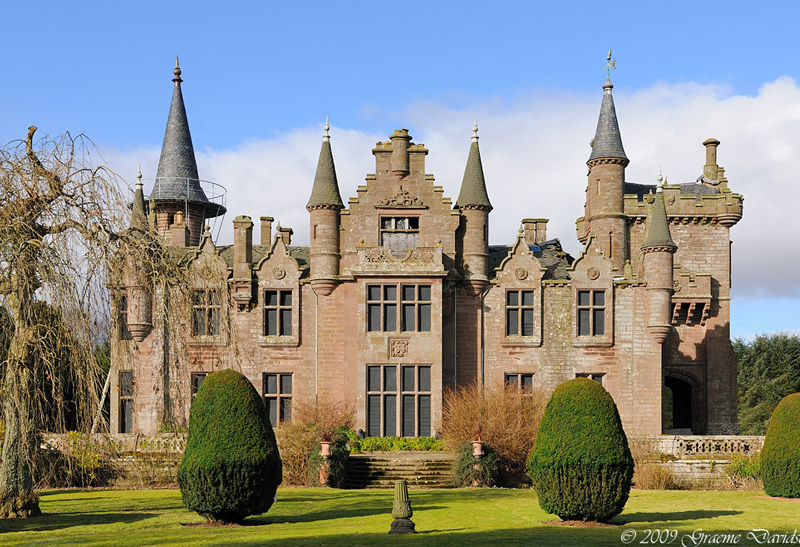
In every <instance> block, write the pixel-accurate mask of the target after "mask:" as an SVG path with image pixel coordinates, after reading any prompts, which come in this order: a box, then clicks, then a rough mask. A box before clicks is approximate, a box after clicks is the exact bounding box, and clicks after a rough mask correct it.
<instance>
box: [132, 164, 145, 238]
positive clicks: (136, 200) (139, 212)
mask: <svg viewBox="0 0 800 547" xmlns="http://www.w3.org/2000/svg"><path fill="white" fill-rule="evenodd" d="M131 228H133V229H137V230H141V231H145V230H147V215H146V213H145V209H144V187H143V185H142V170H141V169H139V171H138V172H137V173H136V191H135V192H134V194H133V205H132V207H131Z"/></svg>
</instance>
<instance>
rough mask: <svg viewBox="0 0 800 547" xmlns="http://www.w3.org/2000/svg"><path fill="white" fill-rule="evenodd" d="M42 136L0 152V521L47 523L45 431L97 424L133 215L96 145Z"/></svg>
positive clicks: (30, 133) (31, 136)
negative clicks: (110, 271) (119, 250)
mask: <svg viewBox="0 0 800 547" xmlns="http://www.w3.org/2000/svg"><path fill="white" fill-rule="evenodd" d="M35 133H36V127H31V128H29V130H28V135H27V138H26V139H25V140H24V141H15V142H11V143H9V144H7V145H5V146H4V147H3V148H2V150H0V307H1V308H2V318H3V320H2V321H0V329H2V332H0V342H2V343H0V359H1V360H2V361H0V406H2V411H3V413H2V421H3V425H4V427H5V436H4V439H3V447H2V465H0V518H8V517H30V516H36V515H38V514H40V511H39V504H38V497H37V495H36V493H35V492H34V489H33V485H34V482H33V472H32V470H33V461H34V456H35V453H36V450H37V449H38V446H39V442H40V432H41V431H42V429H43V428H45V427H46V428H47V429H50V430H58V429H59V428H63V427H64V425H65V420H66V419H67V416H70V419H71V420H74V423H71V424H70V425H71V426H75V427H77V428H84V427H85V426H86V425H85V424H88V423H90V422H91V418H92V415H93V412H94V410H95V409H96V407H97V402H98V401H97V399H98V397H97V394H98V392H99V389H98V384H99V383H100V382H101V370H100V368H99V367H98V364H97V359H96V353H95V351H94V350H95V346H96V344H97V343H98V342H99V341H100V339H101V338H102V335H103V332H102V331H103V328H104V324H105V323H104V321H102V320H100V319H99V318H100V317H103V316H105V315H107V313H106V312H107V302H108V299H107V294H106V291H105V272H106V265H107V264H108V261H109V260H110V259H111V257H112V256H113V255H114V250H115V248H116V247H117V245H118V242H119V238H120V236H119V235H118V234H119V233H120V228H121V226H122V219H123V218H124V217H125V216H127V215H126V212H125V210H124V207H122V201H121V200H120V192H119V185H118V180H117V177H116V176H115V175H113V173H111V172H110V171H108V170H107V169H105V168H103V167H93V166H92V160H93V157H92V150H93V147H92V145H91V142H90V141H88V140H87V139H86V138H84V137H82V136H80V137H72V136H70V135H69V134H65V135H63V136H60V137H56V138H51V137H47V136H45V137H44V138H41V139H34V135H35ZM78 394H79V395H78Z"/></svg>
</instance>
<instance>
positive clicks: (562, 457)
mask: <svg viewBox="0 0 800 547" xmlns="http://www.w3.org/2000/svg"><path fill="white" fill-rule="evenodd" d="M528 472H529V474H530V477H531V481H532V483H533V488H534V489H535V490H536V493H537V494H538V496H539V505H540V506H541V507H542V509H544V510H545V511H547V512H548V513H554V514H556V515H558V516H559V517H561V519H562V520H584V521H586V520H592V521H598V522H606V521H608V520H610V519H611V518H613V517H614V516H615V515H618V514H619V513H620V512H622V509H623V507H625V502H626V501H628V494H629V493H630V489H631V477H632V476H633V458H632V457H631V451H630V449H629V448H628V439H627V437H626V436H625V431H623V429H622V422H621V421H620V419H619V412H618V411H617V405H615V404H614V400H613V399H612V398H611V395H609V394H608V392H607V391H606V390H605V389H603V386H601V385H600V384H599V383H597V382H595V381H593V380H589V379H588V378H576V379H574V380H570V381H568V382H564V383H563V384H561V385H560V386H559V387H558V388H556V390H555V391H554V392H553V395H552V396H551V397H550V402H548V403H547V407H546V408H545V411H544V416H543V418H542V423H541V425H540V426H539V432H538V434H537V435H536V441H535V442H534V445H533V450H532V451H531V455H530V457H529V458H528Z"/></svg>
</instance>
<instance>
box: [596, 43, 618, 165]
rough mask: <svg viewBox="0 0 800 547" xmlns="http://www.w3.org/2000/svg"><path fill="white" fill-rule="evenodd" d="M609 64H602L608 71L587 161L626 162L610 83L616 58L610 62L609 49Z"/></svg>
mask: <svg viewBox="0 0 800 547" xmlns="http://www.w3.org/2000/svg"><path fill="white" fill-rule="evenodd" d="M608 58H609V64H608V65H606V66H604V67H603V68H605V69H606V70H607V71H608V74H607V76H606V83H604V84H603V103H602V104H601V105H600V118H599V119H598V120H597V130H596V131H595V134H594V139H593V140H592V153H591V154H590V155H589V161H592V160H597V159H611V158H614V159H622V160H624V162H625V164H626V165H627V163H628V156H626V155H625V149H624V148H623V147H622V136H621V135H620V132H619V124H618V123H617V110H616V109H615V108H614V97H613V96H612V95H611V90H612V89H613V88H614V85H613V84H612V83H611V76H610V73H611V72H610V71H611V68H616V59H614V62H613V63H612V62H611V50H609V51H608Z"/></svg>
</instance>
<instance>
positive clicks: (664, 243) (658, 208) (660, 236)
mask: <svg viewBox="0 0 800 547" xmlns="http://www.w3.org/2000/svg"><path fill="white" fill-rule="evenodd" d="M659 178H660V176H659ZM649 216H650V218H649V219H648V220H649V221H650V222H649V228H648V231H647V239H646V240H645V242H644V244H643V245H642V249H646V248H648V247H671V248H673V249H677V248H678V246H677V245H675V242H674V241H672V236H671V235H670V233H669V219H668V218H667V208H666V206H665V205H664V192H663V191H662V190H661V186H659V187H658V190H657V191H656V195H655V198H654V199H653V208H652V209H651V210H650V215H649Z"/></svg>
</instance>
